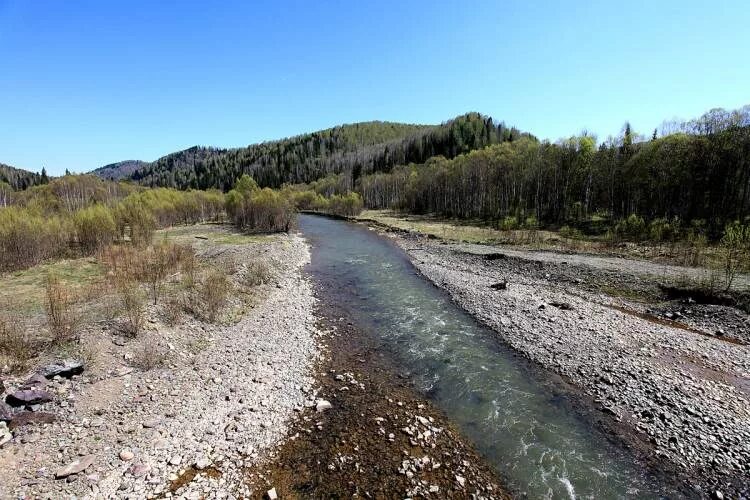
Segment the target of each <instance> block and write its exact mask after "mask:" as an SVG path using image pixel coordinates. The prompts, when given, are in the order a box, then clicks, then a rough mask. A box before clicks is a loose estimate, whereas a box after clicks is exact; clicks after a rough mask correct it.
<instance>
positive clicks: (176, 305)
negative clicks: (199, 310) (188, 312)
mask: <svg viewBox="0 0 750 500" xmlns="http://www.w3.org/2000/svg"><path fill="white" fill-rule="evenodd" d="M184 309H185V307H184V305H183V303H182V300H181V299H180V297H179V296H171V297H169V298H168V299H167V300H166V301H165V302H164V306H163V307H162V311H163V313H164V321H166V323H167V324H168V325H169V326H174V325H176V324H178V323H179V322H180V319H181V318H182V312H183V310H184Z"/></svg>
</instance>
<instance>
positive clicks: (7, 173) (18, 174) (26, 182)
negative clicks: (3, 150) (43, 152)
mask: <svg viewBox="0 0 750 500" xmlns="http://www.w3.org/2000/svg"><path fill="white" fill-rule="evenodd" d="M0 182H6V183H8V184H10V185H11V186H12V187H13V189H14V190H16V191H22V190H24V189H26V188H29V187H31V186H36V185H37V184H43V183H44V182H46V174H44V175H42V174H37V173H35V172H29V171H28V170H23V169H21V168H15V167H11V166H10V165H6V164H4V163H0Z"/></svg>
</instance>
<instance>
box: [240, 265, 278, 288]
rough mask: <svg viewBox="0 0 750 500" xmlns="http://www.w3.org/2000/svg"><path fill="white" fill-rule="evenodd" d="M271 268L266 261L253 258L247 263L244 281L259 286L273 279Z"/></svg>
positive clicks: (248, 284) (249, 284)
mask: <svg viewBox="0 0 750 500" xmlns="http://www.w3.org/2000/svg"><path fill="white" fill-rule="evenodd" d="M271 276H272V274H271V268H270V266H269V265H268V263H267V262H266V261H263V260H251V261H250V262H248V263H247V269H246V270H245V274H244V282H245V284H246V285H247V286H258V285H262V284H264V283H268V282H269V281H271Z"/></svg>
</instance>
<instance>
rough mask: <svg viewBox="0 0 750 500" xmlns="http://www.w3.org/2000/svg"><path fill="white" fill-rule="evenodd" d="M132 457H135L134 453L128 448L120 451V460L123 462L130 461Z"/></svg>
mask: <svg viewBox="0 0 750 500" xmlns="http://www.w3.org/2000/svg"><path fill="white" fill-rule="evenodd" d="M134 458H135V453H133V452H132V451H130V450H122V451H121V452H120V460H122V461H123V462H130V461H131V460H133V459H134Z"/></svg>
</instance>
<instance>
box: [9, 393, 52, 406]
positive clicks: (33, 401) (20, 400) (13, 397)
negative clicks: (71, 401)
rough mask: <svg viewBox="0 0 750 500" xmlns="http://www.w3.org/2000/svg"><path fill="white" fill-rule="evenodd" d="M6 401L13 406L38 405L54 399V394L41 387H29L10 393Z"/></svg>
mask: <svg viewBox="0 0 750 500" xmlns="http://www.w3.org/2000/svg"><path fill="white" fill-rule="evenodd" d="M5 401H6V402H7V403H8V404H9V405H11V406H31V405H38V404H44V403H49V402H50V401H52V394H50V393H49V392H47V391H43V390H41V389H27V390H21V391H16V392H13V393H11V394H8V396H7V397H6V398H5Z"/></svg>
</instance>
